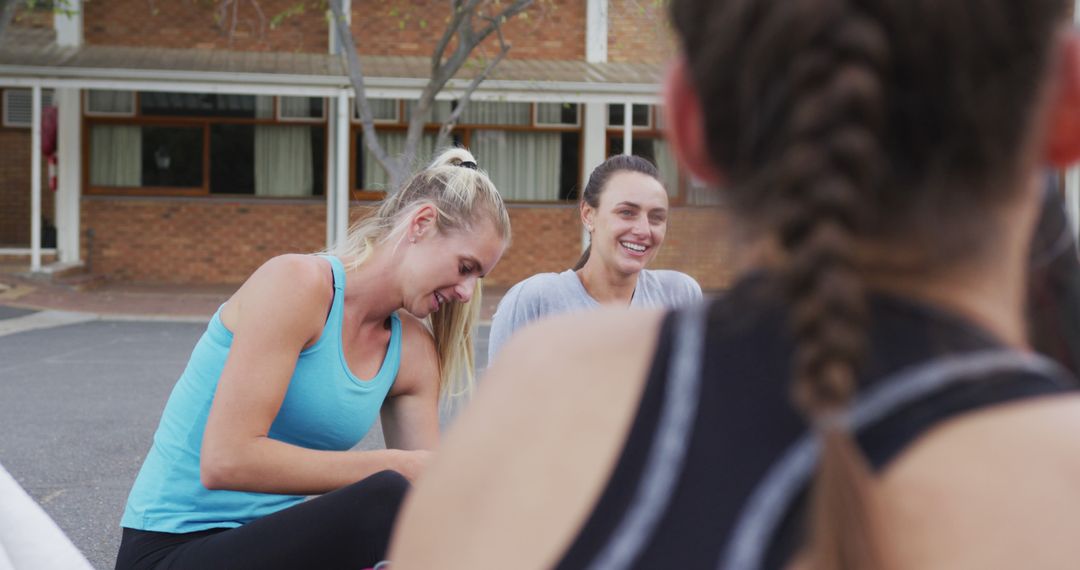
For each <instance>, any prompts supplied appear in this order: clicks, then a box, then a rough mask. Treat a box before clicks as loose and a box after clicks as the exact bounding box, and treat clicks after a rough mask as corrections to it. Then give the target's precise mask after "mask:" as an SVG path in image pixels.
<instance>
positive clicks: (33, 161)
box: [30, 85, 41, 271]
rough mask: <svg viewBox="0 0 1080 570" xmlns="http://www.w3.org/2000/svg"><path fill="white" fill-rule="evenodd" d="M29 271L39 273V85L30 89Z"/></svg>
mask: <svg viewBox="0 0 1080 570" xmlns="http://www.w3.org/2000/svg"><path fill="white" fill-rule="evenodd" d="M31 93H32V94H33V98H34V100H33V103H32V105H31V113H30V132H31V135H30V271H41V85H34V87H33V88H32V89H31Z"/></svg>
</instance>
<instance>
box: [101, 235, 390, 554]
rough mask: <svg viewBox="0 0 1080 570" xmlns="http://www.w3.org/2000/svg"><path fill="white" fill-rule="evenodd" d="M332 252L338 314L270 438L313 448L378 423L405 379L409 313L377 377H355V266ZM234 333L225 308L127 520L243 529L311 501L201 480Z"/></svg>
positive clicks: (186, 381) (295, 379) (343, 446)
mask: <svg viewBox="0 0 1080 570" xmlns="http://www.w3.org/2000/svg"><path fill="white" fill-rule="evenodd" d="M326 259H328V260H329V261H330V264H331V266H332V267H333V272H334V301H333V305H332V307H331V309H330V315H329V316H328V317H327V319H326V326H325V327H324V328H323V331H322V334H321V335H320V336H319V340H318V341H316V342H315V344H313V345H311V346H310V347H308V348H306V349H304V350H303V351H302V352H301V353H300V356H299V358H298V359H297V361H296V370H295V372H294V373H293V376H292V379H290V380H289V389H288V391H287V392H286V394H285V399H284V401H283V402H282V404H281V410H280V411H279V412H278V415H277V417H276V418H275V419H274V422H273V424H272V425H271V426H270V433H269V436H270V437H271V438H273V439H276V440H279V441H283V442H286V443H291V444H294V445H299V446H302V447H306V448H310V449H321V450H340V451H343V450H347V449H350V448H351V447H353V446H354V445H356V444H357V443H358V442H359V441H360V440H361V439H362V438H363V437H364V434H366V433H367V431H368V429H370V428H371V425H372V424H373V423H374V422H375V418H376V417H377V416H378V413H379V409H380V408H381V407H382V403H383V400H384V399H385V398H386V394H387V393H388V392H389V391H390V387H391V386H392V385H393V383H394V379H395V378H396V377H397V373H398V367H399V365H400V364H401V321H400V320H399V319H398V316H397V315H396V314H394V315H392V317H391V334H390V343H389V345H388V346H387V350H386V357H385V359H384V360H383V363H382V366H381V368H380V369H379V373H378V374H377V375H376V376H375V377H374V378H372V379H370V380H361V379H360V378H357V377H356V376H355V375H353V373H352V372H350V371H349V368H348V365H347V364H346V361H345V353H344V351H343V350H342V344H341V325H342V311H343V305H344V297H345V295H344V289H345V268H344V267H343V266H342V263H341V261H340V260H339V259H337V258H336V257H329V256H328V257H327V258H326ZM232 338H233V335H232V333H231V332H230V331H229V330H228V329H227V328H225V325H223V324H222V322H221V309H220V308H219V309H218V310H217V312H216V313H214V316H213V317H212V318H211V319H210V323H209V325H207V327H206V332H205V333H203V335H202V338H200V339H199V342H198V343H197V344H196V345H195V349H194V350H193V351H192V353H191V359H190V360H189V361H188V365H187V368H186V369H185V370H184V373H183V374H182V375H181V376H180V380H179V381H178V382H177V383H176V386H175V387H174V388H173V391H172V394H171V395H170V396H169V401H168V403H166V404H165V411H164V412H163V413H162V416H161V423H160V424H159V425H158V429H157V432H156V433H155V434H154V443H153V446H152V447H151V448H150V452H149V454H148V455H147V456H146V461H144V462H143V466H142V469H141V470H140V471H139V475H138V477H137V478H136V479H135V485H134V486H133V487H132V489H131V494H130V495H129V496H128V501H127V506H126V507H125V508H124V516H123V518H122V519H121V521H120V525H121V526H124V527H129V528H135V529H141V530H150V531H158V532H173V533H183V532H194V531H199V530H206V529H209V528H233V527H237V526H240V525H243V524H245V523H247V522H250V521H252V520H255V519H257V518H260V517H263V516H266V515H268V514H271V513H274V512H276V511H279V510H281V509H284V508H286V507H290V506H292V505H295V504H297V503H299V502H301V501H303V500H304V498H305V497H303V496H295V495H273V494H267V493H246V492H240V491H211V490H208V489H207V488H206V487H203V485H202V482H201V481H200V478H199V453H200V450H201V448H202V439H203V430H205V428H206V418H207V416H208V415H209V413H210V403H211V402H212V401H213V398H214V392H215V391H216V389H217V383H218V379H219V378H220V377H221V371H222V369H223V368H224V366H225V359H226V357H227V356H228V355H229V347H230V346H231V345H232ZM267 475H268V476H272V474H267Z"/></svg>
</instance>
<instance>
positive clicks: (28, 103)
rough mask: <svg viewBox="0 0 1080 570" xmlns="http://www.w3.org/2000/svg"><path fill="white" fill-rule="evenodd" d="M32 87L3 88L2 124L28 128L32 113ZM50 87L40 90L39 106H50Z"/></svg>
mask: <svg viewBox="0 0 1080 570" xmlns="http://www.w3.org/2000/svg"><path fill="white" fill-rule="evenodd" d="M33 97H34V91H33V89H5V90H4V126H5V127H24V128H30V121H31V116H32V115H33V112H34V110H33V107H32V105H33V104H34V103H33ZM52 99H53V92H52V89H42V90H41V108H42V109H44V108H45V107H49V106H52Z"/></svg>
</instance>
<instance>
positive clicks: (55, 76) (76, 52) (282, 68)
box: [0, 31, 661, 104]
mask: <svg viewBox="0 0 1080 570" xmlns="http://www.w3.org/2000/svg"><path fill="white" fill-rule="evenodd" d="M20 35H21V36H22V37H19V36H20ZM14 36H15V37H14V38H12V37H9V38H6V40H7V41H5V42H4V44H2V45H0V86H7V87H29V86H34V85H39V86H41V87H45V88H58V89H62V88H74V89H123V90H137V91H177V92H200V93H228V94H254V95H294V96H309V97H333V96H337V95H339V94H341V93H342V92H343V91H345V92H346V93H348V94H349V95H350V96H351V95H352V87H351V85H350V83H349V80H348V77H347V76H346V75H345V73H344V68H345V67H344V65H343V62H342V58H340V57H339V56H335V55H329V54H280V53H259V52H255V53H252V52H222V51H213V50H178V49H166V48H147V49H142V50H132V49H130V48H117V47H110V46H83V47H80V48H59V47H57V46H56V45H55V43H53V42H51V41H43V37H42V36H41V34H40V33H37V34H28V33H27V32H25V31H22V32H21V34H14ZM133 52H137V53H133ZM361 64H362V66H363V67H364V69H365V74H366V77H365V90H366V91H367V96H368V97H373V98H398V99H415V98H418V97H419V96H420V93H421V91H422V90H423V89H424V87H425V86H426V85H427V75H428V73H429V72H430V63H429V61H428V60H427V59H426V58H421V57H398V56H362V57H361ZM466 67H467V69H463V71H462V73H461V74H460V75H462V76H463V77H459V78H455V79H453V80H451V81H450V82H449V83H448V84H447V86H446V87H445V88H444V89H443V90H442V91H440V92H439V94H438V96H437V97H438V98H439V99H455V98H458V97H460V96H461V94H462V93H463V92H464V91H465V90H466V88H467V86H468V84H469V82H470V79H471V77H470V74H472V73H475V72H476V69H477V68H478V67H479V66H466ZM660 74H661V70H660V66H657V65H649V64H622V63H588V62H583V61H545V60H505V61H503V62H501V63H500V64H499V66H498V67H496V68H495V70H494V72H493V73H492V75H491V77H490V78H488V79H487V80H485V81H484V82H483V83H481V84H480V86H479V88H478V89H477V90H476V91H475V92H474V93H473V98H474V99H476V100H500V101H550V102H578V103H588V102H606V103H611V102H619V103H647V104H651V103H657V102H658V101H659V77H660Z"/></svg>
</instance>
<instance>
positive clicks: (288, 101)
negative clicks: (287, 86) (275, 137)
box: [278, 97, 326, 121]
mask: <svg viewBox="0 0 1080 570" xmlns="http://www.w3.org/2000/svg"><path fill="white" fill-rule="evenodd" d="M325 118H326V99H323V98H321V97H278V119H279V120H282V121H310V120H312V119H315V120H317V121H322V120H323V119H325Z"/></svg>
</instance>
